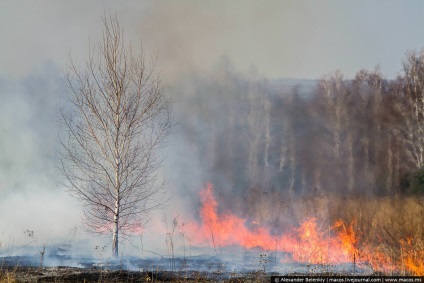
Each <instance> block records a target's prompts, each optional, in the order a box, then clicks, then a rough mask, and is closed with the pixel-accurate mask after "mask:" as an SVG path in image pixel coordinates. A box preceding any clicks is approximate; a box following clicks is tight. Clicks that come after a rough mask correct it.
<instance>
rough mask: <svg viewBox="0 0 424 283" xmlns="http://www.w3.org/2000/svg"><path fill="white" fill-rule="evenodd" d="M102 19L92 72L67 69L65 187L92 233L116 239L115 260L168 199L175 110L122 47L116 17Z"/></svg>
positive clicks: (90, 61) (153, 77)
mask: <svg viewBox="0 0 424 283" xmlns="http://www.w3.org/2000/svg"><path fill="white" fill-rule="evenodd" d="M103 22H104V28H105V30H104V34H103V41H102V42H100V43H99V45H98V47H97V48H96V49H95V50H90V55H89V58H88V59H87V60H86V62H85V67H86V70H83V71H81V70H79V69H78V68H77V67H76V66H75V64H73V62H72V61H71V62H70V63H69V65H68V72H67V73H66V79H67V83H68V88H69V93H68V99H69V100H68V104H67V105H66V106H62V107H61V108H60V113H59V114H60V123H61V126H62V129H63V133H61V136H60V143H61V151H60V157H61V160H60V161H61V169H62V172H63V174H64V177H65V178H66V180H67V183H66V184H65V185H66V186H67V188H68V189H69V191H70V193H71V194H72V195H73V196H75V197H76V198H77V199H78V200H80V201H81V202H82V204H83V205H82V209H83V213H84V226H85V228H86V230H88V231H89V232H92V233H98V234H109V235H112V255H113V256H114V257H117V256H118V246H119V239H120V238H124V237H125V236H128V235H131V234H133V233H138V232H136V231H139V230H140V228H141V227H142V225H143V224H144V223H145V222H144V221H146V220H145V219H143V218H144V217H146V218H147V215H148V214H149V212H150V211H151V210H153V209H155V208H158V207H160V206H162V205H163V204H164V203H165V202H166V201H167V199H166V197H164V194H165V190H164V189H165V188H164V186H163V184H162V185H161V184H160V183H159V182H157V178H156V177H157V170H158V169H159V168H160V166H161V164H162V157H161V155H160V154H159V152H158V150H159V149H160V148H161V147H162V146H163V145H164V141H165V138H166V136H167V135H168V134H169V131H170V129H171V127H172V125H173V124H172V105H171V102H170V101H169V100H168V99H167V98H166V97H165V96H164V94H163V90H162V88H161V82H160V80H159V78H158V77H157V76H156V75H155V72H154V67H152V68H151V69H148V68H146V67H145V63H144V59H143V56H142V54H139V55H136V54H134V52H133V49H132V48H131V47H130V46H128V47H126V46H125V45H124V40H123V34H122V30H121V28H120V26H119V23H118V21H117V19H116V18H113V17H112V16H110V17H109V18H106V17H104V18H103Z"/></svg>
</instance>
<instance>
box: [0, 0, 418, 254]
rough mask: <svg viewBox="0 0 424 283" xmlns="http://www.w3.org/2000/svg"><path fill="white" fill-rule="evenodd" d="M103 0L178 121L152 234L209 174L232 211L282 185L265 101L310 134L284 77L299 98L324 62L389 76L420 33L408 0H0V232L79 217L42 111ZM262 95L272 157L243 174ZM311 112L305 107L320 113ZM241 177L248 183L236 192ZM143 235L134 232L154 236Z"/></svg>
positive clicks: (54, 100) (91, 30)
mask: <svg viewBox="0 0 424 283" xmlns="http://www.w3.org/2000/svg"><path fill="white" fill-rule="evenodd" d="M109 11H110V12H112V13H114V12H115V11H116V13H117V16H118V19H119V20H120V24H121V26H122V28H123V29H124V34H125V37H126V39H127V40H130V41H131V42H132V44H133V45H134V46H136V47H137V46H139V45H140V41H141V39H142V45H143V48H144V52H145V56H146V58H147V59H149V58H151V57H152V58H153V60H156V58H157V72H158V73H159V74H160V75H161V76H162V78H163V82H164V85H165V91H166V94H167V95H170V96H172V99H173V100H174V101H175V106H174V108H175V116H176V119H177V121H176V122H177V123H179V124H178V125H177V126H176V127H175V128H174V131H173V133H172V135H171V136H170V137H169V139H168V144H167V147H166V149H165V151H164V156H165V163H164V170H163V175H164V177H165V178H166V179H168V181H169V187H170V189H171V192H172V194H173V196H174V197H173V200H172V203H171V205H170V206H169V208H167V209H166V210H165V211H164V212H161V211H159V212H157V213H155V214H154V215H153V219H152V221H151V222H150V223H149V225H148V227H147V228H148V229H152V230H155V229H157V230H156V231H159V233H160V234H161V235H164V234H165V233H166V229H165V228H163V227H162V226H163V223H162V221H161V220H162V217H163V214H164V213H166V214H167V215H168V218H169V219H172V217H174V216H177V215H180V217H181V219H183V218H184V216H186V215H189V216H193V215H194V218H196V217H197V216H196V215H195V214H196V213H197V212H196V209H197V208H198V207H199V205H200V203H199V200H198V199H197V196H198V193H199V191H200V190H201V189H202V188H203V187H204V186H205V183H206V182H208V181H214V182H216V194H217V198H218V199H221V200H223V205H224V206H225V207H227V208H231V207H232V204H234V203H231V201H230V200H231V198H230V197H233V198H238V199H239V200H240V201H239V202H236V203H235V204H234V207H233V208H234V209H238V210H239V211H242V212H243V213H248V211H247V208H246V207H243V204H242V203H243V202H245V203H248V201H252V198H254V197H255V196H256V195H263V194H264V193H270V192H271V189H273V188H274V189H275V190H277V191H278V189H279V187H278V185H279V184H284V186H287V187H290V182H291V181H290V180H289V179H290V178H289V177H288V176H289V173H287V174H286V175H284V173H282V172H279V170H280V169H281V168H280V167H279V166H280V165H279V164H280V163H281V162H280V160H277V159H279V158H280V154H279V152H278V151H280V150H281V148H279V147H278V146H279V145H280V144H279V143H280V142H281V140H283V139H284V138H285V136H283V135H278V134H279V132H282V131H283V130H282V128H284V126H283V125H282V123H281V125H280V124H279V122H282V121H280V120H279V119H280V118H281V117H282V116H279V115H280V114H281V113H280V112H279V110H280V109H284V110H286V111H287V113H288V114H287V116H290V117H291V118H293V121H294V122H293V125H294V124H296V125H297V126H298V127H297V128H296V129H298V131H297V136H296V137H297V138H299V139H308V138H311V137H312V138H314V137H315V136H314V134H313V133H314V132H312V130H311V127H309V126H308V127H306V126H304V125H302V123H304V122H305V121H306V122H308V121H310V120H302V117H303V116H302V115H303V113H302V112H301V111H300V112H296V111H295V110H296V109H301V110H302V111H303V110H304V109H309V108H308V107H307V106H305V105H309V104H308V103H310V102H308V100H307V99H305V101H306V102H305V104H302V105H303V106H302V107H305V108H301V106H299V107H300V108H295V109H290V107H288V106H290V105H297V104H295V103H294V104H289V102H287V101H288V99H289V97H290V95H293V93H296V92H295V91H294V86H295V85H296V84H298V83H301V84H304V85H303V86H302V87H300V88H298V89H297V94H298V95H299V97H300V98H301V99H300V100H302V99H303V98H305V97H307V96H308V95H311V93H312V92H313V91H315V89H314V86H315V84H316V83H317V79H320V78H321V77H322V76H323V75H325V74H328V73H331V72H333V71H335V70H337V69H340V70H341V72H342V73H343V74H344V75H345V77H346V78H348V79H353V78H354V76H355V74H356V72H357V71H359V70H361V69H363V68H366V69H373V68H374V67H375V66H376V65H378V64H380V66H381V68H380V70H381V73H382V75H383V77H385V78H389V79H393V78H395V77H396V76H397V75H398V74H400V72H401V68H402V66H401V63H402V58H403V57H404V54H405V52H406V51H407V50H415V49H420V48H422V47H423V46H424V37H422V36H421V29H420V27H422V26H424V18H423V17H422V13H423V12H424V4H423V3H422V2H421V1H410V2H408V3H407V4H406V3H402V2H399V1H373V2H369V1H355V2H352V1H339V0H337V1H320V2H307V1H296V2H292V1H269V2H266V3H262V2H261V3H259V2H257V1H244V2H243V4H241V3H240V2H236V1H226V2H224V1H222V2H218V3H217V2H215V1H186V0H184V1H142V2H135V1H120V2H117V1H90V2H87V1H72V2H66V3H65V2H57V1H43V2H19V3H18V2H16V3H15V2H13V3H12V2H7V1H0V43H1V44H0V46H1V47H0V50H1V52H0V98H1V99H0V101H1V102H0V148H1V151H0V215H1V216H2V220H1V221H0V241H3V242H4V241H9V240H8V239H13V242H14V243H15V244H17V245H19V244H22V243H24V242H25V239H24V234H23V232H24V231H25V230H26V229H29V230H33V231H34V232H35V234H36V235H37V236H38V237H39V239H40V242H47V241H49V239H50V241H52V242H53V241H55V240H58V241H60V240H61V239H65V238H66V237H67V233H68V231H69V229H72V228H73V227H75V226H78V227H79V225H80V207H79V204H78V202H77V201H75V200H74V199H73V198H71V197H70V196H69V195H68V194H67V193H66V192H64V191H63V188H62V186H61V182H62V181H63V180H62V179H61V177H60V174H59V172H58V171H57V169H56V168H55V165H56V161H57V156H56V152H55V146H56V145H57V144H56V142H57V140H56V138H57V123H56V118H57V117H56V111H57V106H58V104H59V103H60V102H61V101H62V99H63V93H64V92H65V91H66V88H65V85H64V81H63V76H62V70H63V69H64V68H65V66H66V62H67V60H69V55H70V56H71V57H72V58H73V59H75V62H76V63H77V65H80V66H83V65H84V64H83V63H82V62H83V59H85V58H86V57H87V54H88V50H89V44H92V45H93V44H96V42H97V41H98V40H99V39H101V32H102V28H103V26H102V21H101V17H102V16H103V15H104V13H109ZM287 78H294V79H299V80H287ZM348 87H350V85H349V86H348ZM348 87H347V88H348ZM364 96H366V95H364ZM264 97H266V99H265V100H266V101H269V102H270V103H271V105H272V107H271V112H269V113H271V114H270V115H271V116H270V118H269V119H271V124H272V127H270V128H269V130H270V131H271V132H270V133H269V137H272V139H271V141H270V145H269V147H268V149H269V150H271V151H270V154H269V156H274V157H273V158H274V159H272V158H271V159H269V160H268V159H266V158H265V157H264V156H263V155H262V153H261V152H259V151H258V154H257V155H258V156H260V157H259V158H257V159H258V160H260V162H259V164H258V166H259V167H261V166H263V165H264V163H266V162H269V164H271V165H270V167H272V168H273V169H272V170H274V171H272V172H271V173H269V172H270V171H269V172H268V173H269V174H270V175H269V176H268V177H269V178H271V177H272V178H273V179H267V178H268V177H267V176H265V175H264V174H260V173H261V171H260V170H259V171H255V172H253V171H252V175H249V174H248V173H247V171H246V170H248V167H249V166H248V165H245V164H244V163H246V164H247V163H248V159H249V156H248V153H249V152H251V149H249V146H251V143H249V141H250V142H251V141H252V139H254V138H255V135H254V134H253V132H254V131H255V130H256V129H257V130H258V132H261V135H260V137H258V141H257V146H259V145H260V146H262V148H263V149H265V148H266V146H265V145H264V140H266V135H267V133H266V131H265V125H266V119H267V118H266V117H267V116H266V115H265V114H266V111H264V109H265V108H264V107H265V104H266V103H265V100H261V99H263V98H264ZM284 103H286V104H284ZM290 103H291V102H290ZM287 105H288V106H287ZM299 105H300V104H299ZM254 107H262V108H261V109H259V110H257V111H256V112H255V111H253V110H252V109H253V108H254ZM284 107H286V108H284ZM272 111H274V112H272ZM290 111H292V112H290ZM252 113H254V114H252ZM264 113H265V114H264ZM269 113H268V114H269ZM255 115H256V116H255ZM313 115H314V114H311V116H310V117H312V118H310V119H311V120H313V121H316V122H317V124H319V123H320V122H322V124H324V123H325V121H326V120H325V118H324V117H322V116H319V115H317V116H313ZM314 118H315V120H314ZM327 118H328V117H327ZM320 119H322V120H320ZM281 120H282V119H281ZM358 129H359V128H358ZM361 130H362V128H361ZM358 131H359V130H358ZM277 137H278V138H280V139H281V140H276V139H277ZM213 138H215V139H216V140H211V139H213ZM231 139H232V140H231ZM304 149H305V150H306V149H310V148H309V147H308V146H304V147H300V149H299V150H304ZM356 149H357V150H358V151H360V149H359V147H358V148H356ZM312 151H313V150H312V149H311V152H312ZM313 153H314V154H315V153H317V152H316V151H314V152H313ZM231 154H233V155H231ZM275 156H277V158H275ZM381 156H382V155H381ZM381 156H380V155H379V158H382V157H381ZM288 158H290V157H288ZM251 159H252V158H251ZM323 159H324V158H323ZM265 160H266V161H265ZM394 160H395V159H394ZM229 161H230V162H229ZM231 162H233V163H231ZM261 162H262V163H263V164H262V163H261ZM304 162H306V161H304ZM376 163H378V162H377V161H376ZM237 164H238V165H237ZM285 164H286V165H284V166H289V165H287V164H288V163H285ZM284 166H283V167H282V168H283V169H284V168H285V169H287V168H288V167H287V168H286V167H284ZM287 170H289V169H287ZM308 170H310V171H307V172H308V173H305V176H300V175H299V177H298V178H296V179H295V180H294V181H293V182H295V183H296V186H297V187H300V184H301V183H302V182H303V181H304V182H309V183H311V182H312V181H311V180H312V179H313V173H311V172H312V169H308ZM304 171H305V172H306V169H305V170H304ZM258 172H259V173H258ZM284 172H286V171H284ZM287 172H288V171H287ZM298 172H303V171H301V170H298ZM376 172H377V171H376ZM362 173H363V172H356V173H355V174H357V175H358V176H362V175H361V174H362ZM376 174H377V173H376ZM248 175H249V176H248ZM261 178H262V179H261ZM253 180H255V182H253ZM284 182H285V183H284ZM329 183H330V182H329V181H328V182H327V184H329ZM265 184H267V185H269V186H268V187H267V188H266V189H264V190H262V189H263V187H264V185H265ZM367 185H368V183H366V182H365V181H364V183H362V184H361V186H362V187H363V188H365V187H366V186H367ZM255 186H256V189H257V190H258V191H257V192H256V191H255V193H254V194H253V195H249V194H247V193H246V192H245V191H243V190H248V189H251V188H252V187H255ZM309 187H310V188H309V189H310V190H313V189H314V188H313V187H312V185H309ZM268 189H269V190H268ZM280 189H281V188H280ZM309 189H308V190H309ZM329 190H330V189H329ZM363 190H365V189H363ZM255 194H256V195H255ZM229 196H230V197H229ZM246 198H250V200H246ZM253 218H254V217H253ZM149 233H151V235H150V236H149ZM146 234H147V236H146V237H147V238H148V239H146V241H149V240H150V241H154V239H155V238H156V239H157V237H155V236H152V235H154V232H149V231H147V230H146ZM78 237H81V238H84V237H88V236H87V235H85V234H83V233H82V232H81V234H78ZM95 241H96V240H95ZM150 245H151V248H150V249H152V250H155V249H156V250H157V251H158V252H159V253H161V252H163V250H164V249H165V247H164V246H163V239H162V240H160V241H158V242H157V243H152V242H151V244H150ZM128 249H130V248H128ZM161 249H162V251H161Z"/></svg>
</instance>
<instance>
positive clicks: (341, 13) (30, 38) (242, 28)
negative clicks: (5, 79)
mask: <svg viewBox="0 0 424 283" xmlns="http://www.w3.org/2000/svg"><path fill="white" fill-rule="evenodd" d="M109 10H110V11H112V12H115V11H116V12H117V13H118V16H119V18H120V20H121V23H122V26H123V28H124V29H125V32H126V34H127V38H130V39H131V40H132V41H134V42H136V43H138V42H139V41H140V38H141V37H142V38H143V43H144V46H145V48H146V51H147V52H148V53H149V54H154V55H155V54H157V53H158V54H159V65H160V67H161V70H162V72H163V73H165V75H167V76H172V77H173V76H174V75H175V74H178V73H180V72H181V69H196V70H202V69H207V68H209V67H210V66H211V65H214V64H215V63H216V62H217V60H219V58H220V57H221V56H227V57H228V58H229V59H230V60H231V62H232V63H233V64H234V65H235V66H236V68H237V69H239V70H246V69H248V68H250V67H251V66H256V67H257V69H258V70H259V72H260V73H262V74H264V75H266V76H268V77H292V78H319V77H321V76H322V75H324V74H327V73H329V72H332V71H334V70H336V69H340V70H341V71H342V72H343V73H344V74H345V75H346V76H347V77H351V76H353V75H354V74H355V72H356V71H357V70H359V69H361V68H374V66H376V65H377V64H380V65H381V70H382V72H383V74H385V75H386V76H388V77H393V76H395V75H396V74H397V73H398V72H399V70H400V68H401V59H402V57H403V56H404V53H405V51H407V50H411V49H421V48H422V47H423V46H424V36H423V30H422V27H423V26H424V17H423V16H424V3H423V2H422V1H420V0H417V1H387V0H384V1H343V0H335V1H0V34H1V39H0V43H1V50H2V52H1V53H0V74H1V75H3V76H10V75H14V76H23V75H25V74H28V73H29V72H33V71H34V70H37V69H39V68H41V66H42V65H43V64H45V63H46V62H48V61H51V62H53V63H54V64H58V65H59V66H62V65H63V64H64V63H65V62H66V59H67V56H68V55H69V53H70V51H71V54H72V56H74V57H77V58H80V57H81V56H83V55H84V54H85V52H86V50H87V46H88V39H89V38H90V39H91V40H92V41H93V42H95V41H96V39H97V38H98V36H99V35H100V33H101V20H100V17H101V16H102V14H103V13H104V11H106V12H107V11H109Z"/></svg>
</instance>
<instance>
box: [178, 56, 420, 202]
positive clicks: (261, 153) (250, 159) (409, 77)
mask: <svg viewBox="0 0 424 283" xmlns="http://www.w3.org/2000/svg"><path fill="white" fill-rule="evenodd" d="M216 73H217V74H216V75H214V76H209V77H201V76H193V77H191V78H190V79H188V81H184V83H182V85H180V86H179V87H176V88H175V89H174V92H176V93H177V95H176V96H177V98H178V99H179V101H178V103H179V104H181V106H180V108H181V109H182V110H181V111H180V113H184V114H185V115H179V119H178V120H179V123H180V126H181V127H182V129H183V131H184V133H185V137H186V140H187V143H188V144H189V145H190V148H191V150H193V152H195V154H196V156H197V157H198V159H199V162H200V164H201V165H202V169H203V174H204V176H202V178H203V179H205V180H208V181H212V182H214V183H215V184H216V187H217V188H219V187H221V188H222V190H223V192H222V193H223V194H225V195H227V196H231V195H234V196H237V197H240V196H241V197H242V196H246V194H247V191H249V190H250V189H252V188H255V189H257V190H262V191H263V192H264V193H265V192H268V191H270V190H272V191H278V192H279V193H281V194H283V195H285V196H292V197H293V196H297V195H302V196H303V195H305V194H311V195H322V194H329V193H330V194H336V195H343V196H349V195H357V194H360V195H400V194H409V193H421V192H422V191H423V189H424V173H423V171H424V170H423V169H422V168H423V162H424V120H423V118H424V117H423V115H424V53H423V52H409V53H407V54H406V58H405V60H404V62H403V71H402V74H401V75H399V76H398V77H397V78H396V79H392V80H388V79H385V78H384V77H383V76H382V74H381V72H380V71H379V69H378V68H376V69H375V70H372V71H367V70H361V71H359V72H358V73H357V74H356V76H355V77H354V78H353V79H343V75H342V74H341V73H340V72H335V73H333V74H331V75H328V76H326V77H324V78H322V79H320V80H317V81H313V82H312V84H311V81H309V82H306V83H307V84H308V85H306V86H305V85H303V86H302V83H301V84H299V85H298V86H294V87H287V86H285V85H284V82H283V83H279V82H275V81H269V80H265V79H260V78H258V76H256V75H240V74H236V73H235V72H233V71H232V70H231V68H230V67H228V65H225V66H221V68H219V70H217V72H216ZM183 84H184V85H190V88H187V87H186V86H183Z"/></svg>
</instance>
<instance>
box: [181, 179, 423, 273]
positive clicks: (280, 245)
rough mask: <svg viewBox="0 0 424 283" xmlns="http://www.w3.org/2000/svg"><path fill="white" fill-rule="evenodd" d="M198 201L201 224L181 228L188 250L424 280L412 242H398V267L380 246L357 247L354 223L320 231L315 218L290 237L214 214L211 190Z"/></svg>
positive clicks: (360, 244)
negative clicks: (244, 252)
mask: <svg viewBox="0 0 424 283" xmlns="http://www.w3.org/2000/svg"><path fill="white" fill-rule="evenodd" d="M200 198H201V202H202V206H201V209H200V217H201V221H200V223H197V222H195V221H191V222H189V223H188V224H186V226H185V228H186V229H187V232H188V233H189V234H190V235H191V236H190V237H191V241H192V244H195V245H203V246H211V247H225V246H235V245H237V246H241V247H244V248H247V249H249V248H256V247H259V248H261V249H263V250H265V251H279V252H284V253H287V254H288V255H289V256H288V258H285V259H283V260H282V261H284V262H287V261H292V262H299V263H310V264H342V263H353V264H354V265H357V266H361V265H368V266H371V267H372V268H373V270H375V271H385V272H387V271H390V272H396V271H399V270H400V268H399V266H402V267H403V268H404V270H406V271H407V272H409V274H415V275H423V274H424V264H423V261H422V260H423V259H424V252H423V251H420V252H418V254H417V251H416V250H415V249H414V248H412V247H413V245H412V243H411V240H409V241H401V243H400V245H401V248H402V251H403V255H402V257H401V261H402V262H399V261H395V260H393V257H391V256H388V255H386V253H384V252H383V251H382V250H381V249H380V248H379V245H378V244H373V243H369V242H366V241H365V240H364V241H362V242H361V238H360V236H358V235H357V234H356V233H355V224H356V223H355V220H352V221H351V223H349V224H347V223H345V222H343V221H342V220H338V221H336V222H335V223H334V224H330V225H328V224H327V225H324V224H323V223H324V222H320V221H319V220H318V219H316V218H309V219H306V220H305V221H304V222H303V223H301V224H300V225H299V226H298V227H297V228H296V227H292V228H291V229H290V232H288V233H285V234H283V235H276V233H271V230H270V229H268V228H265V227H260V226H258V225H257V223H255V222H248V221H247V220H246V219H242V218H240V217H238V216H236V215H234V214H233V213H231V212H223V213H218V203H217V201H216V199H215V197H214V195H213V186H212V184H207V187H206V189H204V190H202V191H201V192H200ZM414 247H415V246H414Z"/></svg>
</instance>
